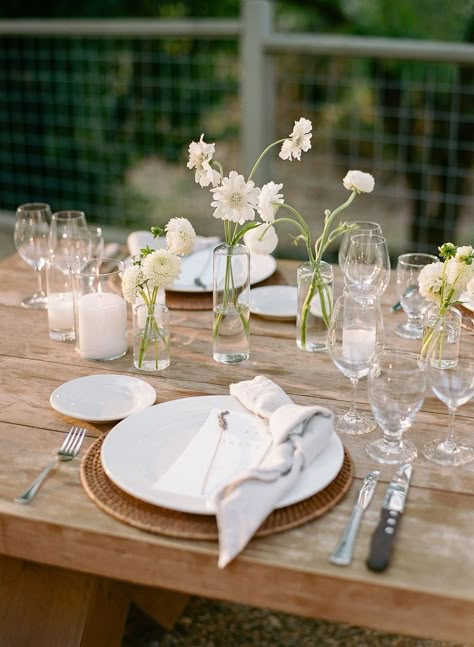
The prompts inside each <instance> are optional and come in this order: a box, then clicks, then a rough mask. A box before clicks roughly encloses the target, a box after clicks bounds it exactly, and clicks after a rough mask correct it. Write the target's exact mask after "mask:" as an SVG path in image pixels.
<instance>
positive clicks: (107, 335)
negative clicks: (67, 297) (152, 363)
mask: <svg viewBox="0 0 474 647" xmlns="http://www.w3.org/2000/svg"><path fill="white" fill-rule="evenodd" d="M77 319H78V336H79V344H78V348H79V353H80V355H81V357H86V358H87V359H115V358H116V357H121V356H122V355H124V354H125V353H126V352H127V306H126V304H125V301H124V300H123V299H122V297H120V296H119V295H118V294H114V293H112V292H91V293H89V294H84V295H82V296H81V297H80V298H79V302H78V305H77Z"/></svg>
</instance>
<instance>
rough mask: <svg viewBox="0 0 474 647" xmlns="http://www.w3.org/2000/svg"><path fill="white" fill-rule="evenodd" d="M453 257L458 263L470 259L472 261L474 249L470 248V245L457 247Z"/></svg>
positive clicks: (473, 259)
mask: <svg viewBox="0 0 474 647" xmlns="http://www.w3.org/2000/svg"><path fill="white" fill-rule="evenodd" d="M455 258H456V260H457V261H458V263H466V261H471V263H472V262H473V261H474V249H472V247H471V245H463V246H462V247H458V248H457V250H456V256H455Z"/></svg>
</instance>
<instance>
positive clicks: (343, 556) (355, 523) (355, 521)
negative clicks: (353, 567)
mask: <svg viewBox="0 0 474 647" xmlns="http://www.w3.org/2000/svg"><path fill="white" fill-rule="evenodd" d="M379 476H380V472H379V470H374V471H372V472H369V473H368V474H367V476H366V477H365V479H364V480H363V481H362V485H361V486H360V490H359V493H358V495H357V498H356V502H355V504H354V508H353V510H352V514H351V516H350V519H349V521H348V522H347V525H346V527H345V528H344V532H343V533H342V537H341V541H340V542H339V545H338V546H337V548H336V550H335V551H334V552H333V554H332V555H331V556H330V558H329V561H330V562H331V564H337V565H338V566H348V565H349V564H350V563H351V561H352V553H353V551H354V544H355V540H356V538H357V533H358V531H359V526H360V522H361V520H362V515H363V514H364V510H366V509H367V508H368V507H369V504H370V502H371V501H372V497H373V496H374V492H375V486H376V485H377V480H378V478H379Z"/></svg>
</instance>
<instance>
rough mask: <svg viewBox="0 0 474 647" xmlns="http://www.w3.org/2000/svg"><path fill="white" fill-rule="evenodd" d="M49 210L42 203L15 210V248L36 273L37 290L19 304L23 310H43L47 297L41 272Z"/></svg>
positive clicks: (23, 205)
mask: <svg viewBox="0 0 474 647" xmlns="http://www.w3.org/2000/svg"><path fill="white" fill-rule="evenodd" d="M50 219H51V208H50V206H49V205H48V204H45V203H43V202H30V203H27V204H22V205H20V206H19V207H18V209H17V210H16V222H15V231H14V241H15V247H16V249H17V251H18V254H19V255H20V256H21V258H22V259H23V260H24V261H25V263H27V264H28V265H30V266H31V267H33V268H34V269H35V270H36V271H37V273H38V289H37V291H36V292H34V294H32V295H31V296H30V297H26V298H24V299H23V301H22V302H21V305H22V306H23V307H24V308H36V309H41V310H44V309H46V307H47V296H46V292H45V291H44V289H43V283H42V279H41V270H42V269H43V267H44V266H45V264H46V259H47V257H48V233H49V222H50Z"/></svg>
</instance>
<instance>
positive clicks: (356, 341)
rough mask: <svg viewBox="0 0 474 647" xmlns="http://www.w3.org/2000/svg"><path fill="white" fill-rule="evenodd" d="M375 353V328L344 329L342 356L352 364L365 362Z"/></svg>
mask: <svg viewBox="0 0 474 647" xmlns="http://www.w3.org/2000/svg"><path fill="white" fill-rule="evenodd" d="M374 352H375V328H344V329H343V331H342V354H343V356H344V358H345V359H347V360H349V361H351V362H364V361H367V360H368V359H370V357H371V356H372V355H373V353H374Z"/></svg>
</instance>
